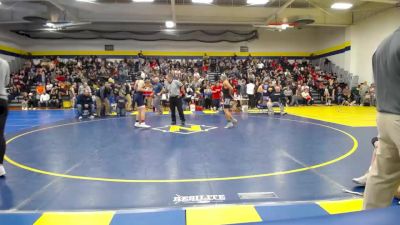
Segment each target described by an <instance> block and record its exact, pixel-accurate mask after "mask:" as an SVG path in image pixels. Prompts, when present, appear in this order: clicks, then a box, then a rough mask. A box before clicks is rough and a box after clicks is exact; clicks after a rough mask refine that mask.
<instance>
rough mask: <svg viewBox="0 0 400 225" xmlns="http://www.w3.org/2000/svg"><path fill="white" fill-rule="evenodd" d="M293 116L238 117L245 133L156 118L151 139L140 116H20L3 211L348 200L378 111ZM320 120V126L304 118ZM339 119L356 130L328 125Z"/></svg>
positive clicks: (12, 136)
mask: <svg viewBox="0 0 400 225" xmlns="http://www.w3.org/2000/svg"><path fill="white" fill-rule="evenodd" d="M288 111H289V113H290V114H291V115H285V116H280V115H279V116H278V115H276V116H272V117H271V116H266V115H265V114H257V113H255V112H253V113H254V114H252V113H251V112H250V113H249V114H237V115H236V117H237V118H238V119H239V125H238V127H236V128H234V129H228V130H227V129H224V128H223V126H224V125H225V119H224V116H223V113H221V112H220V113H216V114H214V113H212V112H205V113H203V112H197V113H193V114H192V113H191V112H188V113H187V114H188V115H186V117H187V123H188V125H187V126H186V128H181V127H179V126H172V127H171V126H169V122H170V118H169V116H168V115H164V116H157V115H153V114H152V113H148V118H147V120H148V123H149V124H151V125H152V129H147V130H143V129H136V128H134V126H133V124H134V117H133V116H127V117H119V118H118V117H111V118H107V119H96V120H84V121H77V120H75V119H74V111H72V110H70V111H58V110H53V111H12V112H11V113H10V116H9V119H8V123H7V129H6V132H7V139H8V149H7V158H6V161H7V162H6V163H5V166H6V168H7V173H8V174H7V177H6V178H5V180H4V181H2V182H0V183H1V186H0V191H1V193H2V194H1V196H2V201H1V204H0V208H1V209H2V210H23V211H26V210H28V211H30V210H100V209H101V210H105V209H135V208H165V207H182V206H185V207H186V206H188V204H189V205H196V204H204V202H201V201H199V202H196V201H189V202H185V201H184V200H182V199H180V200H182V201H179V198H176V197H177V196H178V197H179V196H198V195H218V196H221V195H224V197H222V198H221V199H218V198H217V197H216V198H217V199H214V200H217V201H220V202H221V203H225V204H226V203H232V204H237V203H245V202H270V201H273V202H278V201H284V202H288V201H310V200H325V199H340V198H346V197H349V195H348V194H346V193H344V192H343V189H351V188H353V187H354V185H353V184H352V182H351V178H352V177H355V176H359V175H361V174H362V173H363V172H364V171H365V169H366V168H368V163H369V160H370V157H371V153H372V146H371V144H370V141H369V140H370V139H371V138H372V137H373V136H375V135H376V134H377V131H376V127H373V123H374V121H373V120H374V119H373V118H374V116H373V114H374V113H375V112H374V109H373V108H360V107H353V108H349V107H308V108H290V109H289V110H288ZM339 111H340V112H339ZM313 112H318V114H319V116H320V118H319V120H316V119H318V118H315V119H309V118H304V117H310V118H312V116H313ZM335 112H336V113H337V116H340V114H346V115H347V116H346V118H347V119H348V121H349V122H351V124H350V125H348V126H346V125H345V124H343V123H346V122H343V121H340V118H336V120H338V122H337V123H328V122H325V121H324V120H328V119H325V117H327V118H329V119H333V120H335V118H332V117H330V116H329V114H332V113H335ZM303 114H307V115H308V116H307V115H303ZM322 114H324V115H322ZM371 114H372V116H371ZM294 115H299V116H294ZM371 119H372V121H371ZM331 122H334V121H331ZM357 123H358V124H359V126H354V124H357ZM369 125H372V126H371V127H369ZM260 192H261V195H259V198H257V196H258V195H257V193H258V194H260ZM239 193H242V194H239ZM243 193H244V194H243ZM266 193H267V194H269V195H266ZM246 194H247V195H246ZM197 200H198V199H197Z"/></svg>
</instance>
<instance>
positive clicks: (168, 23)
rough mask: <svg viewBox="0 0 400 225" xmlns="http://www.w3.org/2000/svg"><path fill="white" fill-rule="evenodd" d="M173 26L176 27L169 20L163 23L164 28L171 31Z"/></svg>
mask: <svg viewBox="0 0 400 225" xmlns="http://www.w3.org/2000/svg"><path fill="white" fill-rule="evenodd" d="M175 26H176V24H175V22H174V21H171V20H168V21H165V27H166V28H168V29H171V28H174V27H175Z"/></svg>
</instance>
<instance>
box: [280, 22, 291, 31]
mask: <svg viewBox="0 0 400 225" xmlns="http://www.w3.org/2000/svg"><path fill="white" fill-rule="evenodd" d="M288 27H290V26H289V24H287V23H283V24H282V25H281V29H282V30H286V29H287V28H288Z"/></svg>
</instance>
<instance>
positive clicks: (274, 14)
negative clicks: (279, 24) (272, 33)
mask: <svg viewBox="0 0 400 225" xmlns="http://www.w3.org/2000/svg"><path fill="white" fill-rule="evenodd" d="M294 1H295V0H289V1H287V2H286V3H285V4H284V5H282V7H280V8H279V9H277V10H276V11H275V12H274V13H273V14H272V15H270V16H269V17H268V18H267V20H266V21H265V24H267V25H268V24H269V23H270V22H271V21H272V20H273V19H276V18H278V16H279V14H281V13H282V12H283V11H285V9H286V8H287V7H289V6H290V5H291V4H292V3H293V2H294Z"/></svg>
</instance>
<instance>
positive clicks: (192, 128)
mask: <svg viewBox="0 0 400 225" xmlns="http://www.w3.org/2000/svg"><path fill="white" fill-rule="evenodd" d="M213 129H217V127H212V126H206V125H197V124H188V125H187V126H178V125H168V126H164V127H155V128H153V130H157V131H161V132H164V133H175V134H194V133H200V132H207V131H210V130H213Z"/></svg>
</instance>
